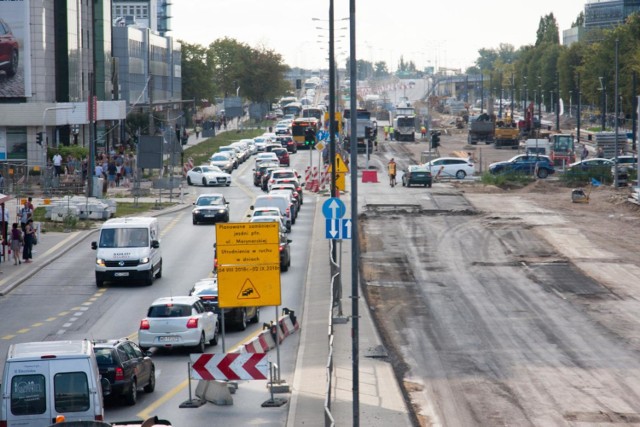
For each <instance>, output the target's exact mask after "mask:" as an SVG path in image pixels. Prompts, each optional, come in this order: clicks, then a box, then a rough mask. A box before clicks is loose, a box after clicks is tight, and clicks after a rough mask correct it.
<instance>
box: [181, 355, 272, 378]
mask: <svg viewBox="0 0 640 427" xmlns="http://www.w3.org/2000/svg"><path fill="white" fill-rule="evenodd" d="M190 358H191V378H192V379H194V380H206V381H213V380H266V379H267V375H268V374H269V360H268V359H267V354H266V353H221V354H217V353H215V354H211V353H204V354H191V355H190Z"/></svg>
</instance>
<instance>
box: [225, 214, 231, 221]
mask: <svg viewBox="0 0 640 427" xmlns="http://www.w3.org/2000/svg"><path fill="white" fill-rule="evenodd" d="M229 216H230V215H229V214H227V216H226V217H225V219H224V222H229Z"/></svg>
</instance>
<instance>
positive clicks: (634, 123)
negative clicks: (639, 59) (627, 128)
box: [631, 71, 640, 186]
mask: <svg viewBox="0 0 640 427" xmlns="http://www.w3.org/2000/svg"><path fill="white" fill-rule="evenodd" d="M631 91H632V93H633V94H634V96H632V97H631V135H632V136H631V138H632V141H631V149H632V150H633V151H636V146H637V145H636V144H637V142H636V138H637V137H638V131H637V129H636V127H637V125H638V115H637V111H636V110H637V109H638V98H637V97H636V96H635V94H636V93H638V73H637V72H636V71H634V72H633V75H632V79H631ZM639 186H640V185H639Z"/></svg>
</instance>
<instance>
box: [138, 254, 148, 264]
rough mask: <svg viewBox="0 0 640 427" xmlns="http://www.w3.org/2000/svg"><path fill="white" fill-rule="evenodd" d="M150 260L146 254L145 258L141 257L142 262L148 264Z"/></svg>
mask: <svg viewBox="0 0 640 427" xmlns="http://www.w3.org/2000/svg"><path fill="white" fill-rule="evenodd" d="M148 262H149V257H148V256H146V257H144V258H140V264H147V263H148Z"/></svg>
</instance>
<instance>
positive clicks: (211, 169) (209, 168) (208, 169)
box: [202, 166, 222, 172]
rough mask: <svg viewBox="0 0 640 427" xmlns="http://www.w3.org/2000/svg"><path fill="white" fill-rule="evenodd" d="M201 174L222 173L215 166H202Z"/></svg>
mask: <svg viewBox="0 0 640 427" xmlns="http://www.w3.org/2000/svg"><path fill="white" fill-rule="evenodd" d="M202 172H222V170H221V169H220V168H219V167H217V166H202Z"/></svg>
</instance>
